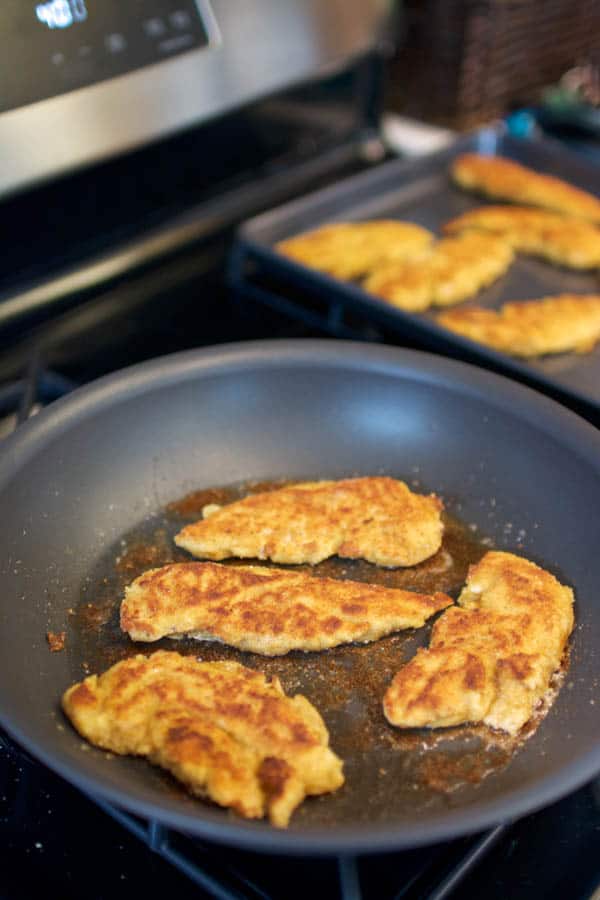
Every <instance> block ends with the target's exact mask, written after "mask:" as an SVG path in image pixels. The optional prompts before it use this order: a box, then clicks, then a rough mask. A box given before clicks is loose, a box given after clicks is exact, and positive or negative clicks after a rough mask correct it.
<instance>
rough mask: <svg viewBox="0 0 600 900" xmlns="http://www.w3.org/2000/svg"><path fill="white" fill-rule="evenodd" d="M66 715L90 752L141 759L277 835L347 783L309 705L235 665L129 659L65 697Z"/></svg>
mask: <svg viewBox="0 0 600 900" xmlns="http://www.w3.org/2000/svg"><path fill="white" fill-rule="evenodd" d="M62 705H63V709H64V711H65V713H66V715H67V716H68V717H69V719H70V720H71V722H72V723H73V725H74V726H75V728H76V729H77V731H78V732H79V733H80V734H81V735H83V737H84V738H86V739H87V740H88V741H90V743H92V744H95V745H96V746H98V747H102V748H104V749H105V750H111V751H112V752H113V753H119V754H135V755H138V756H146V757H147V758H148V759H149V760H150V761H151V762H153V763H156V764H157V765H159V766H162V767H163V768H164V769H167V770H168V771H169V772H171V773H172V774H173V775H174V776H175V777H176V778H177V779H179V781H182V782H183V783H184V784H185V786H186V787H187V788H188V789H189V790H190V791H191V793H193V794H195V795H198V796H201V797H204V796H207V797H210V799H211V800H214V802H215V803H218V804H219V805H220V806H226V807H231V808H232V809H234V810H236V812H238V813H239V814H240V815H242V816H245V817H246V818H250V819H258V818H262V817H263V816H264V815H268V816H269V819H270V821H271V822H272V824H273V825H276V826H278V827H281V828H285V826H286V825H287V824H288V822H289V819H290V816H291V814H292V813H293V811H294V809H295V808H296V807H297V806H298V805H299V804H300V803H301V802H302V800H303V799H304V797H305V796H307V795H310V794H323V793H328V792H329V791H335V790H336V789H337V788H339V787H340V786H341V785H342V784H343V782H344V777H343V775H342V762H341V760H340V759H339V758H338V757H337V756H336V755H335V754H334V753H333V751H332V750H330V748H329V746H328V743H329V734H328V732H327V729H326V727H325V724H324V722H323V720H322V718H321V716H320V715H319V713H318V712H317V710H316V709H315V708H314V706H312V704H311V703H309V701H308V700H307V699H306V697H303V696H302V695H300V694H297V695H296V696H295V697H287V696H286V695H285V694H284V692H283V689H282V687H281V685H280V683H279V680H278V679H277V678H273V679H272V680H271V681H269V680H267V678H266V677H265V676H264V675H263V674H262V673H260V672H255V671H254V670H252V669H247V668H245V667H244V666H241V665H239V664H238V663H235V662H210V663H202V662H198V661H197V660H195V659H194V658H192V657H184V656H180V655H179V654H178V653H168V652H165V651H158V652H157V653H154V654H152V656H135V657H133V658H131V659H127V660H124V661H123V662H119V663H117V664H116V665H114V666H112V667H111V668H110V669H108V671H106V672H105V673H104V674H103V675H99V676H98V675H90V676H89V677H88V678H86V679H85V680H84V681H82V682H80V683H78V684H75V685H73V686H72V687H70V688H69V689H68V690H67V691H66V692H65V694H64V696H63V700H62Z"/></svg>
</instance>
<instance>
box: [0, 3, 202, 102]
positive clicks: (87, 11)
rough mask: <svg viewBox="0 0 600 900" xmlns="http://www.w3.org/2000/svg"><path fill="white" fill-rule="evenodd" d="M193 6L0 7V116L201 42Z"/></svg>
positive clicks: (198, 14) (199, 14) (197, 13)
mask: <svg viewBox="0 0 600 900" xmlns="http://www.w3.org/2000/svg"><path fill="white" fill-rule="evenodd" d="M207 13H210V11H209V10H208V8H207V7H202V6H201V4H200V3H197V2H196V0H126V2H125V0H40V2H32V0H2V3H1V5H0V34H1V35H2V37H1V43H2V47H1V49H0V113H1V112H5V111H7V110H9V109H15V108H17V107H21V106H26V105H28V104H30V103H35V102H37V101H39V100H46V99H48V98H49V97H54V96H57V95H60V94H64V93H67V92H69V91H72V90H75V89H77V88H81V87H86V86H88V85H91V84H96V83H97V82H101V81H106V80H107V79H109V78H113V77H115V76H117V75H123V74H125V73H127V72H131V71H132V70H134V69H139V68H142V67H143V66H147V65H149V64H151V63H156V62H161V61H163V60H165V59H168V58H169V57H172V56H175V55H178V54H181V53H185V52H187V51H189V50H192V49H193V50H197V49H198V48H201V47H204V46H206V45H207V44H208V43H209V37H208V32H207V27H206V23H205V17H206V15H207Z"/></svg>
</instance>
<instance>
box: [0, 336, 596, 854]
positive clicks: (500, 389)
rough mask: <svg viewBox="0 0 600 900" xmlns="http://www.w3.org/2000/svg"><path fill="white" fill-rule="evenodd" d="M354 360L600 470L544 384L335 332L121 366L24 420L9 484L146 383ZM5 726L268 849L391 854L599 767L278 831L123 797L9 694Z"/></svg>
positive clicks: (164, 817) (79, 783)
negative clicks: (537, 386)
mask: <svg viewBox="0 0 600 900" xmlns="http://www.w3.org/2000/svg"><path fill="white" fill-rule="evenodd" d="M315 364H319V365H320V366H322V367H325V366H326V367H331V368H336V369H338V370H339V368H349V369H354V370H356V369H359V370H361V369H362V370H368V371H370V372H380V373H382V374H385V373H389V374H390V375H391V374H394V375H395V376H396V377H398V376H399V375H400V376H402V375H403V376H404V377H409V378H411V379H412V380H413V381H415V380H417V381H420V382H425V383H430V384H436V385H437V386H438V387H439V386H441V385H443V386H444V388H445V389H448V390H452V389H453V388H454V389H456V388H457V387H458V386H460V388H461V390H462V392H463V393H468V394H469V395H471V396H473V395H475V396H479V397H482V398H485V400H486V402H487V403H488V404H489V405H490V410H493V409H494V408H496V409H498V408H510V413H511V415H513V416H515V417H517V418H526V419H527V420H528V421H530V422H532V421H533V422H534V423H535V427H536V428H537V429H538V430H540V431H543V432H546V433H547V434H550V435H552V436H553V437H554V438H555V439H556V440H558V441H559V442H560V443H561V444H562V445H563V446H567V447H569V448H570V449H572V450H574V451H575V452H576V453H577V454H578V455H579V456H580V457H581V458H584V459H586V460H587V461H588V462H589V463H590V464H591V465H592V467H593V468H594V469H595V470H596V471H597V472H598V474H599V475H600V433H599V432H598V431H597V430H596V429H595V428H594V427H593V426H592V425H590V424H589V423H587V422H585V421H584V420H583V419H581V418H580V417H579V416H577V415H576V414H575V413H573V412H571V411H570V410H568V409H566V408H564V407H562V406H560V404H558V403H556V402H555V401H553V400H550V399H548V398H546V397H544V396H542V395H540V394H539V393H538V392H536V391H535V390H533V389H531V388H528V387H525V386H523V385H521V384H517V383H515V382H513V381H511V380H510V379H508V378H506V377H504V376H500V375H496V374H494V373H489V372H485V371H483V370H481V369H478V368H477V367H476V366H473V365H470V364H466V363H462V362H457V361H454V360H448V359H444V358H441V357H438V356H435V355H433V354H427V353H423V352H421V351H414V350H406V349H403V348H396V347H386V346H384V345H364V344H362V343H358V342H352V341H335V340H312V339H308V340H307V339H304V340H303V339H299V340H264V341H256V342H247V343H237V344H227V345H220V346H217V347H211V348H201V349H198V350H192V351H186V352H184V353H177V354H172V355H169V356H164V357H159V358H157V359H154V360H150V361H148V362H145V363H141V364H139V365H136V366H132V367H129V368H126V369H122V370H120V371H118V372H115V373H112V374H111V375H108V376H105V377H104V378H102V379H98V381H95V382H92V383H91V384H89V385H86V386H84V387H82V388H79V389H78V390H77V391H75V392H73V394H71V395H69V396H67V397H65V398H63V399H62V400H59V401H56V403H53V404H51V405H50V406H49V407H48V408H47V409H46V410H43V411H42V412H41V413H39V414H38V415H37V416H35V417H34V418H33V419H32V420H30V422H28V423H26V424H25V425H24V426H22V427H20V428H19V429H18V430H17V432H16V433H15V434H14V435H12V436H11V437H10V438H8V439H7V440H6V441H5V442H4V443H3V445H2V447H1V448H0V488H1V487H2V486H3V484H4V483H5V481H6V480H7V479H8V478H11V477H12V475H13V472H15V471H17V470H18V469H19V468H20V467H21V466H22V465H23V463H24V461H26V460H27V459H28V458H29V457H30V456H31V455H33V454H35V453H36V451H37V450H39V449H40V448H42V447H43V446H44V443H45V441H47V440H49V439H52V438H54V437H56V435H57V434H60V433H61V432H62V431H64V430H66V429H68V428H69V426H70V425H71V424H73V423H74V422H76V421H78V420H80V419H81V418H86V417H88V416H93V415H95V414H97V412H99V411H100V410H102V409H103V408H104V407H105V405H107V404H109V403H110V404H114V403H117V402H119V401H120V400H123V399H125V398H131V397H132V396H135V395H137V394H139V393H144V392H145V391H146V390H151V389H157V388H162V387H165V386H167V385H171V384H174V383H178V382H182V381H187V380H190V379H194V378H197V377H203V376H205V375H206V376H212V375H214V374H216V373H220V372H222V373H225V372H228V373H230V372H232V371H236V370H237V371H239V370H243V369H244V368H247V367H249V366H251V367H252V368H254V369H256V367H257V366H259V367H261V368H264V367H267V368H268V367H271V368H281V367H282V366H285V367H288V368H289V367H298V368H302V367H307V366H314V365H315ZM0 724H1V725H2V727H3V728H5V729H6V731H7V732H8V733H9V734H11V735H12V736H13V737H14V738H15V739H16V740H17V741H18V742H19V743H20V744H21V745H22V746H24V747H25V748H26V749H27V750H28V751H29V752H30V753H31V754H32V755H33V756H34V757H36V758H37V759H39V760H40V761H41V762H43V763H44V764H45V765H47V766H48V767H49V768H50V769H52V770H53V771H55V772H56V773H57V774H59V775H61V776H62V777H64V778H65V779H66V780H67V781H69V782H70V783H71V784H73V785H75V786H76V787H77V788H78V789H80V790H82V791H83V792H84V793H86V794H88V795H91V796H92V797H93V796H98V797H99V798H102V799H104V800H106V801H108V802H110V803H113V804H115V805H116V806H117V807H124V808H126V809H127V810H129V811H130V812H132V813H134V814H136V815H140V816H143V817H145V818H150V819H155V820H157V821H160V822H162V823H164V824H167V825H170V826H171V827H174V828H177V829H178V830H180V831H182V832H184V833H188V834H194V835H197V836H199V837H202V838H204V839H207V840H212V841H218V842H222V843H227V844H231V845H236V846H239V847H244V848H246V849H252V850H257V851H265V852H269V853H288V854H308V853H311V854H316V855H322V854H335V853H360V852H364V853H367V852H382V851H386V850H398V849H406V848H409V847H416V846H420V845H425V844H433V843H436V842H438V841H443V840H448V839H451V838H455V837H458V836H460V835H465V834H469V833H474V832H477V831H481V830H483V829H485V828H489V827H491V826H494V825H497V824H499V823H501V822H506V821H509V820H512V819H514V818H517V817H520V816H522V815H525V814H527V813H531V812H533V811H534V810H536V809H539V808H540V807H542V806H545V805H547V804H549V803H551V802H553V801H556V800H558V799H560V798H561V797H563V796H565V795H566V794H568V793H570V792H571V791H573V790H575V789H576V788H577V787H579V786H581V785H582V784H584V783H585V782H586V781H588V780H589V779H591V778H592V777H593V776H594V775H595V774H596V773H597V772H598V771H599V770H600V744H599V745H598V746H597V747H593V748H592V749H591V750H588V751H587V752H586V753H584V754H582V755H580V756H578V757H576V758H575V760H574V761H571V762H570V763H569V764H568V765H567V766H564V767H563V769H562V770H561V771H560V773H559V775H556V774H553V775H548V776H545V777H544V778H543V779H541V780H540V781H538V782H536V783H535V784H534V785H532V786H526V787H524V788H520V789H515V790H511V791H507V792H505V793H504V794H503V795H502V796H501V797H500V798H496V799H494V800H489V801H483V802H479V803H475V804H471V805H470V806H468V807H466V808H464V809H454V810H447V811H444V812H443V813H440V814H438V815H436V816H434V817H432V818H430V819H428V820H427V821H424V822H413V823H401V824H400V823H399V824H398V825H396V826H393V825H384V826H377V825H373V826H343V827H338V828H336V829H335V830H332V829H327V830H322V829H314V828H313V829H298V830H296V829H295V828H294V826H293V823H292V826H291V827H290V828H289V829H288V830H287V831H280V830H276V829H272V828H271V827H269V826H267V825H265V824H264V823H253V822H248V823H247V822H243V821H241V822H232V821H230V820H228V821H223V819H222V814H221V813H220V812H219V813H217V812H215V811H213V810H212V809H211V808H210V807H203V808H202V814H201V816H200V817H197V816H196V815H195V814H194V813H193V812H190V813H186V812H179V811H176V810H173V809H169V808H165V807H164V806H162V805H161V804H159V803H157V802H153V801H148V800H145V799H143V798H142V797H140V796H135V792H133V793H132V794H129V795H128V796H127V797H123V794H122V792H121V791H119V790H117V789H116V788H113V787H111V785H110V784H109V783H108V782H104V783H103V781H102V777H101V776H98V775H96V774H92V775H89V774H87V773H85V772H84V771H79V770H73V766H72V761H69V760H68V758H67V757H66V756H65V755H64V754H62V753H61V752H60V751H53V750H46V749H45V748H44V747H43V746H41V747H40V746H38V744H37V741H36V739H35V736H34V735H33V734H32V730H31V729H29V733H28V728H27V722H26V721H25V727H23V726H22V725H21V724H20V723H19V722H18V721H13V716H11V714H10V713H7V712H6V711H5V709H4V703H3V700H2V695H1V692H0Z"/></svg>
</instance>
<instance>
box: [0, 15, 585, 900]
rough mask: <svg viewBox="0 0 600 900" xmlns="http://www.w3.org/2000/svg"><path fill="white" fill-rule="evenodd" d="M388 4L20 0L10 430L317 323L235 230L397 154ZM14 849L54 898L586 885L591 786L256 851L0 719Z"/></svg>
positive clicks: (5, 831)
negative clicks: (189, 358)
mask: <svg viewBox="0 0 600 900" xmlns="http://www.w3.org/2000/svg"><path fill="white" fill-rule="evenodd" d="M383 5H384V4H381V3H378V2H376V0H373V2H368V3H367V2H358V0H356V2H355V0H352V2H340V0H336V2H332V3H330V4H327V5H323V6H322V5H319V4H313V3H308V2H302V3H292V2H288V0H285V2H284V0H279V2H275V0H269V2H266V0H263V2H262V3H261V10H260V15H259V12H258V6H259V4H258V3H251V2H248V3H244V4H240V5H239V7H238V6H237V4H234V5H232V4H225V3H223V2H218V0H213V2H212V4H209V3H206V2H202V3H194V2H172V0H156V2H155V0H137V2H136V3H135V4H132V13H131V15H130V16H128V17H124V16H123V14H122V10H120V9H119V4H117V3H116V2H107V3H106V4H104V7H105V8H104V12H103V13H102V16H100V14H99V13H97V10H96V7H97V4H94V3H93V0H85V2H84V0H66V2H60V3H59V2H57V0H53V2H46V3H40V4H37V5H36V4H17V3H15V2H9V3H8V4H7V5H6V9H3V11H2V12H1V13H0V21H2V22H3V25H4V26H6V27H4V28H3V29H2V33H3V34H7V33H9V30H10V28H11V27H12V28H13V29H14V33H15V34H17V35H21V36H22V35H23V34H26V35H29V38H30V41H31V43H30V46H31V47H34V46H35V49H36V54H37V56H36V63H35V66H32V68H31V72H30V73H29V74H30V76H31V77H29V78H28V79H23V78H19V77H18V72H19V71H20V72H23V71H24V68H23V67H24V64H25V60H26V55H23V54H24V53H25V50H24V49H23V46H21V47H20V45H19V43H18V41H16V42H15V43H14V45H12V46H11V53H12V55H13V57H14V59H13V62H15V60H16V62H15V66H16V64H17V63H18V64H19V66H20V68H19V66H16V68H15V66H13V68H11V69H10V73H9V74H10V79H9V76H8V74H7V72H8V68H7V67H8V62H9V59H8V56H7V55H5V56H4V58H3V59H1V58H0V78H2V79H3V83H6V84H9V85H10V91H9V92H7V93H6V96H5V97H4V98H3V99H2V101H0V136H2V144H3V147H4V148H6V158H7V164H6V165H3V167H2V173H0V233H1V234H2V241H3V250H4V252H3V254H2V259H0V441H1V439H2V437H4V436H5V435H7V434H8V433H10V432H11V431H12V430H13V429H14V428H18V427H19V425H20V424H21V423H22V422H24V421H25V420H26V419H27V418H28V417H29V416H31V415H35V414H36V412H37V411H38V410H39V409H40V408H42V407H44V406H46V405H47V404H49V403H52V402H54V401H55V400H57V399H58V398H59V397H61V396H63V395H64V394H66V393H68V392H69V391H71V390H73V389H74V388H76V387H77V386H79V385H82V384H86V383H88V382H90V381H91V380H93V379H95V378H98V377H99V376H101V375H103V374H106V373H109V372H112V371H115V370H116V369H119V368H121V367H123V366H126V365H130V364H132V363H135V362H140V361H142V360H145V359H150V358H152V357H155V356H159V355H163V354H166V353H170V352H175V351H178V350H183V349H188V348H191V347H201V346H208V345H211V344H216V343H220V342H229V341H235V340H248V339H257V338H272V337H311V336H320V335H321V334H322V333H323V328H322V327H321V323H320V322H319V321H318V320H317V319H315V320H314V321H313V320H310V319H305V320H302V321H298V320H296V319H294V318H291V317H289V316H288V315H286V311H285V309H268V308H267V307H265V306H264V305H262V304H251V303H249V302H247V301H246V300H244V299H243V298H241V297H240V295H239V294H238V293H236V292H234V291H233V290H231V289H230V287H229V286H228V281H227V277H226V272H227V260H228V255H229V251H230V249H231V247H232V245H233V233H234V229H235V227H236V225H237V224H238V223H239V222H240V221H242V220H244V219H245V218H248V217H249V216H251V215H254V214H255V213H256V212H259V211H260V210H263V209H266V208H268V207H270V206H274V205H276V204H278V203H281V202H283V201H285V200H288V199H291V198H293V197H295V196H301V195H302V194H304V193H306V192H307V191H309V190H313V189H315V188H317V187H320V186H321V185H324V184H329V183H333V182H334V181H335V180H337V179H340V178H343V177H344V176H345V175H348V174H351V173H353V172H356V171H359V170H362V169H364V168H367V167H370V166H373V165H377V164H379V162H381V161H382V160H383V159H385V157H386V155H388V154H389V153H390V152H393V151H390V150H389V147H388V146H387V145H386V142H385V141H383V140H382V131H381V128H380V121H381V98H382V87H383V80H382V67H383V66H384V55H385V54H384V50H385V47H386V46H387V44H388V43H389V36H390V32H391V29H392V26H391V25H390V24H389V21H388V24H387V26H386V27H387V30H385V29H384V31H383V33H382V31H381V7H382V6H383ZM325 6H326V7H327V10H325V8H324V7H325ZM226 7H228V9H226ZM234 7H235V8H236V10H237V12H236V14H234V13H233V12H232V9H233V8H234ZM98 8H99V7H98ZM24 10H25V12H24ZM26 13H27V15H26ZM111 15H112V18H111ZM4 17H6V18H4ZM289 33H293V34H294V35H295V37H296V40H295V41H294V42H290V40H287V39H285V36H286V34H287V35H288V37H289ZM382 34H383V38H382ZM186 35H188V37H187V38H186V37H185V36H186ZM316 36H317V37H318V40H317V39H316ZM182 39H183V43H182ZM85 48H87V49H85ZM19 53H21V56H19ZM128 53H129V55H127V54H128ZM11 58H12V57H11ZM3 67H4V68H3ZM5 69H6V72H5ZM15 73H17V74H15ZM4 76H6V79H4ZM25 82H26V83H25ZM11 92H12V93H11ZM159 100H161V102H159ZM99 125H101V126H102V127H101V128H100V127H98V126H99ZM61 129H62V130H64V133H65V134H66V135H67V137H68V138H69V139H68V140H63V139H62V137H61ZM366 337H367V339H369V337H370V338H371V339H372V338H377V335H371V336H369V335H366ZM0 446H1V445H0ZM0 842H1V846H2V847H3V849H4V853H3V854H2V861H3V878H2V889H1V891H0V893H1V896H2V897H5V898H7V900H20V898H30V897H31V896H35V895H36V894H37V893H38V892H39V890H40V885H41V886H43V890H44V892H45V893H46V894H49V895H50V896H57V897H61V898H62V900H69V898H79V897H81V896H83V895H85V896H86V897H88V898H89V900H101V898H106V897H111V898H118V897H121V896H122V897H125V896H127V897H130V896H131V894H132V892H134V891H136V892H145V893H149V892H151V894H152V895H157V896H158V895H162V894H167V893H173V894H175V893H176V894H177V896H178V897H180V898H181V900H186V898H187V897H190V898H191V897H194V898H197V897H218V898H239V900H246V898H247V900H255V898H263V900H266V898H273V900H284V898H285V900H293V898H295V897H300V896H302V897H305V896H306V895H307V893H310V892H311V891H312V892H313V893H315V894H317V895H319V896H327V897H331V898H337V897H339V898H343V900H359V898H365V900H369V898H378V900H387V898H390V900H391V898H407V900H416V898H436V900H437V898H442V897H450V896H452V897H456V898H460V897H470V896H476V895H481V894H484V893H485V895H486V897H491V898H496V897H498V898H501V897H502V898H505V897H506V896H507V895H510V896H511V897H512V898H519V897H523V898H525V897H527V900H531V898H538V897H539V898H542V897H544V898H561V900H562V898H564V897H569V898H582V900H583V898H589V897H592V896H593V895H594V892H595V891H597V890H598V888H599V885H600V867H599V865H598V861H597V860H598V856H599V854H600V788H599V787H598V784H590V785H587V786H585V787H583V788H581V789H580V790H579V791H577V792H576V793H575V794H573V795H572V796H570V797H567V798H565V799H563V800H561V801H560V802H558V803H556V804H554V805H553V806H551V807H549V808H547V809H544V810H542V811H540V812H537V813H535V814H533V815H531V816H528V817H527V818H525V819H523V820H521V821H519V822H513V823H506V824H503V825H500V826H498V827H497V828H495V829H492V830H490V831H488V832H485V833H483V834H477V835H474V836H471V837H467V838H461V839H458V840H455V841H452V842H449V843H445V844H439V845H436V846H432V847H425V848H419V849H416V850H413V851H406V852H402V853H389V854H384V855H378V856H362V857H351V856H346V857H340V858H326V857H322V858H314V859H313V858H306V857H280V856H265V855H262V854H256V853H251V852H248V851H241V850H237V849H233V848H226V847H220V846H215V845H210V844H207V843H203V842H201V841H199V840H196V839H192V838H189V837H188V836H186V835H183V834H180V833H177V832H175V831H174V830H172V829H168V828H165V827H163V826H162V825H161V824H160V823H157V822H154V821H143V820H140V819H138V818H136V817H134V816H131V815H129V814H128V813H125V812H124V811H123V810H121V809H117V808H116V807H112V806H110V805H109V804H106V803H105V802H103V801H102V802H100V801H98V800H97V799H96V798H94V797H89V796H85V795H84V794H82V793H81V792H80V791H78V790H77V789H75V788H73V787H72V786H70V785H69V784H68V783H66V782H65V781H63V780H62V779H61V778H60V777H58V776H57V775H55V774H53V773H52V772H50V771H49V770H48V769H46V768H45V767H44V766H42V765H41V764H40V763H38V762H36V761H35V760H34V759H32V758H31V757H30V756H29V755H28V754H27V753H26V752H25V751H23V750H22V749H21V748H20V747H19V746H17V745H16V744H15V742H14V741H13V740H12V739H11V738H9V736H8V735H6V734H5V733H3V732H0Z"/></svg>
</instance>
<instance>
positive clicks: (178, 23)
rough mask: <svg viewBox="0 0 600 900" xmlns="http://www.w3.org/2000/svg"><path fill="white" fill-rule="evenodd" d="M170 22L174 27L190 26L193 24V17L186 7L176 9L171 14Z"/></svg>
mask: <svg viewBox="0 0 600 900" xmlns="http://www.w3.org/2000/svg"><path fill="white" fill-rule="evenodd" d="M169 22H170V23H171V25H172V26H173V28H189V27H190V25H191V24H192V17H191V16H190V14H189V12H188V11H187V10H186V9H176V10H175V12H172V13H171V15H170V16H169Z"/></svg>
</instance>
